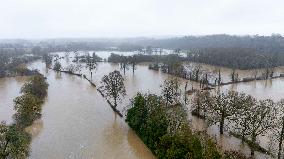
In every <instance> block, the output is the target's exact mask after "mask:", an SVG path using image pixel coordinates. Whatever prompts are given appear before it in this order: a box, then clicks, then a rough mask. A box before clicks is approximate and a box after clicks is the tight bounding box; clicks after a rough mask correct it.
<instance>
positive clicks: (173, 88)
mask: <svg viewBox="0 0 284 159" xmlns="http://www.w3.org/2000/svg"><path fill="white" fill-rule="evenodd" d="M180 93H181V91H180V82H179V81H178V79H177V78H174V79H169V80H165V81H164V84H163V85H162V96H163V97H164V99H165V102H166V106H168V105H169V104H177V103H178V102H179V97H180Z"/></svg>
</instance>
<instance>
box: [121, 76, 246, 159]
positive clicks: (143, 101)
mask: <svg viewBox="0 0 284 159" xmlns="http://www.w3.org/2000/svg"><path fill="white" fill-rule="evenodd" d="M161 87H162V91H161V95H160V96H159V95H155V94H142V93H137V95H136V96H135V97H134V98H133V99H132V100H131V104H130V105H129V107H128V109H127V114H126V122H127V123H128V124H129V126H130V127H131V128H132V129H133V130H134V131H135V132H136V133H137V135H138V136H139V137H140V138H141V139H142V141H143V142H144V143H145V144H146V145H147V146H148V147H149V148H150V150H151V151H152V152H153V153H154V154H155V155H156V156H157V157H158V158H178V159H182V158H196V159H197V158H198V159H200V158H206V159H207V158H208V159H209V158H210V159H211V158H215V159H217V158H228V159H229V158H246V157H245V156H244V155H242V154H239V153H238V152H227V151H226V152H224V153H222V152H221V151H219V150H218V148H217V146H216V143H215V142H214V141H213V140H212V139H211V138H210V137H209V136H208V135H206V134H205V133H203V132H198V133H194V132H192V130H191V128H190V126H189V121H188V116H187V110H186V104H187V97H186V94H183V93H182V92H183V91H182V88H181V84H180V82H179V81H178V79H176V78H173V79H167V80H165V81H164V83H163V85H162V86H161ZM186 88H187V84H186V86H185V90H186ZM182 97H184V98H182ZM183 99H184V100H183Z"/></svg>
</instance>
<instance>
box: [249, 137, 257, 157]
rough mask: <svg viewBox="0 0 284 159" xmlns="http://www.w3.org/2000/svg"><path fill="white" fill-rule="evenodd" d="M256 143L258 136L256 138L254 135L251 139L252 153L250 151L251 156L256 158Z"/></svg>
mask: <svg viewBox="0 0 284 159" xmlns="http://www.w3.org/2000/svg"><path fill="white" fill-rule="evenodd" d="M255 141H256V136H255V134H253V135H252V137H251V143H252V145H251V151H250V155H251V156H254V150H255Z"/></svg>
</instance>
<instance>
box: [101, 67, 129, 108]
mask: <svg viewBox="0 0 284 159" xmlns="http://www.w3.org/2000/svg"><path fill="white" fill-rule="evenodd" d="M123 81H124V79H123V77H122V75H121V74H120V72H119V71H117V70H115V71H113V72H111V73H109V74H108V75H105V76H104V77H103V78H102V81H101V86H100V87H99V88H98V89H99V90H100V91H101V92H102V94H103V95H104V97H105V98H106V99H108V100H112V101H113V105H114V107H117V102H118V101H119V100H121V98H122V97H124V96H125V95H126V90H125V86H124V82H123Z"/></svg>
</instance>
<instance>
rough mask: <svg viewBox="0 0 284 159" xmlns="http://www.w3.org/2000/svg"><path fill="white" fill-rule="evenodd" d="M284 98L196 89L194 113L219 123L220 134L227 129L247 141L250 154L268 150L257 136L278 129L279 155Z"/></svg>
mask: <svg viewBox="0 0 284 159" xmlns="http://www.w3.org/2000/svg"><path fill="white" fill-rule="evenodd" d="M283 108H284V101H283V100H282V101H280V102H278V103H274V102H273V101H272V100H270V99H267V100H257V99H255V98H253V97H252V96H250V95H246V94H244V93H238V92H235V91H228V92H220V91H217V92H216V93H214V94H213V93H210V92H208V91H198V92H196V94H195V96H194V99H193V103H192V114H193V115H196V116H198V117H202V118H204V119H205V120H206V121H207V123H208V124H209V125H213V124H218V125H219V132H220V134H223V133H224V130H225V129H227V130H228V131H229V132H230V133H231V134H233V135H234V136H236V137H239V138H240V139H241V140H242V141H243V142H247V143H248V144H249V145H250V147H251V155H252V156H253V155H254V151H256V150H259V151H263V152H266V150H264V149H262V148H261V147H260V146H259V145H258V143H257V138H258V137H259V136H263V135H265V134H267V133H269V132H275V133H274V137H276V138H275V140H276V141H277V142H278V144H279V149H278V157H279V158H280V157H281V154H282V142H283V137H284V133H283V132H284V131H283V130H284V129H283V128H284V127H283V126H284V125H283V124H284V123H283V119H284V109H283Z"/></svg>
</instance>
